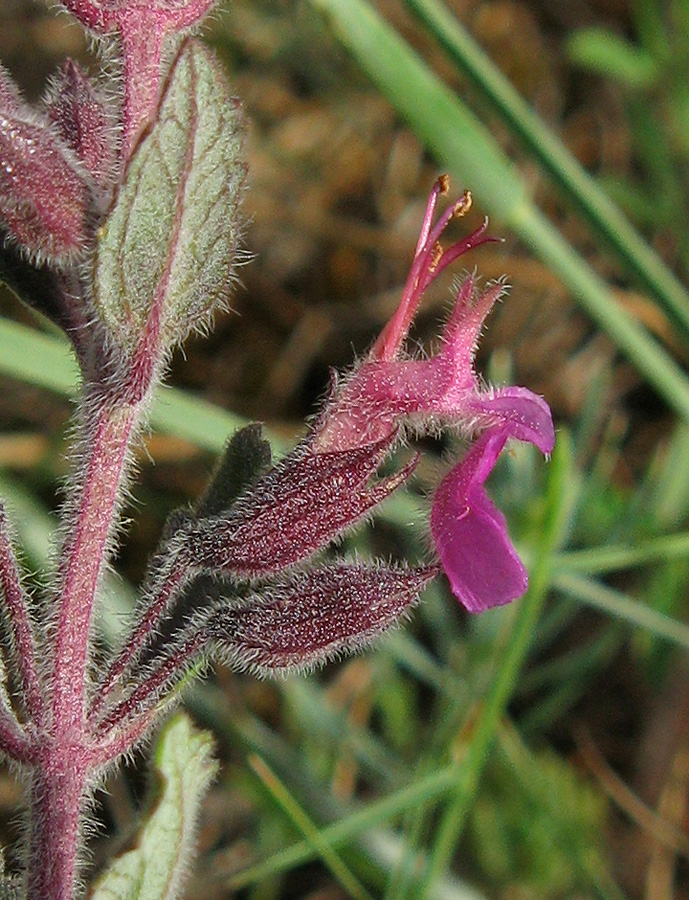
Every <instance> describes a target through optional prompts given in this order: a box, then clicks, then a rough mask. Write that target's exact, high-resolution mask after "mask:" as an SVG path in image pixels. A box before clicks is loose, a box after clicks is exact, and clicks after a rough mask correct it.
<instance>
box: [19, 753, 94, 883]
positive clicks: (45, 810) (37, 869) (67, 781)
mask: <svg viewBox="0 0 689 900" xmlns="http://www.w3.org/2000/svg"><path fill="white" fill-rule="evenodd" d="M42 757H43V758H42V760H41V763H39V764H38V765H37V767H36V768H35V769H34V772H33V779H32V783H31V795H30V817H31V818H30V835H29V866H28V884H27V894H26V896H27V897H29V898H32V900H34V898H35V900H39V898H40V900H71V898H72V897H73V895H74V886H75V882H76V872H77V864H78V862H79V848H80V831H81V816H82V811H83V808H84V805H85V802H86V799H87V793H86V785H87V779H88V769H89V767H90V760H89V758H88V754H85V753H84V749H83V747H80V746H76V747H75V746H71V747H70V746H63V747H59V748H58V746H57V745H56V744H52V745H46V746H45V747H44V748H43V753H42Z"/></svg>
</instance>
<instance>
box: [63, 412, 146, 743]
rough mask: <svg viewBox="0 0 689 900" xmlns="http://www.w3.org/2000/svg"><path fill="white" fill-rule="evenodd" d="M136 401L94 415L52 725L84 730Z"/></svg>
mask: <svg viewBox="0 0 689 900" xmlns="http://www.w3.org/2000/svg"><path fill="white" fill-rule="evenodd" d="M137 413H138V409H137V408H136V407H134V406H130V407H124V408H120V409H116V408H113V407H112V406H110V405H107V404H104V405H103V408H102V409H101V410H100V412H99V414H98V415H97V417H96V421H95V423H94V426H93V429H92V430H91V440H90V441H88V440H87V442H85V443H86V453H87V454H88V456H87V460H86V465H85V468H84V475H83V477H82V487H81V491H80V494H79V496H78V500H77V504H76V509H75V515H74V517H73V525H72V530H71V531H70V532H69V533H68V535H67V538H66V540H65V546H64V547H63V550H62V554H61V560H62V565H61V570H60V573H59V580H58V584H60V586H61V587H60V593H59V597H58V617H57V627H56V642H55V656H54V661H53V665H54V671H53V678H52V679H51V687H52V692H53V693H52V726H53V728H54V729H56V730H57V729H59V730H60V731H61V732H63V733H65V734H72V733H73V732H75V731H78V732H81V730H82V727H83V713H84V695H85V686H86V675H87V671H86V670H87V659H88V649H89V642H90V633H91V621H92V617H93V604H94V599H95V594H96V587H97V584H98V579H99V577H100V575H101V571H102V569H103V565H104V561H105V558H106V553H107V549H108V545H109V543H110V540H111V537H112V532H113V529H114V525H115V522H116V510H117V506H118V500H119V496H120V493H121V482H122V476H123V473H124V468H125V464H126V460H127V455H128V451H129V441H130V438H131V434H132V430H133V428H134V425H135V422H136V419H137Z"/></svg>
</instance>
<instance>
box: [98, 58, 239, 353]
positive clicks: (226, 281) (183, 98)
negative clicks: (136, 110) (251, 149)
mask: <svg viewBox="0 0 689 900" xmlns="http://www.w3.org/2000/svg"><path fill="white" fill-rule="evenodd" d="M242 142H243V119H242V114H241V110H240V106H239V101H238V100H236V99H235V98H233V97H231V96H230V95H229V93H228V91H227V88H226V85H225V81H224V78H223V75H222V73H221V72H220V71H219V70H218V67H217V64H216V63H215V62H214V60H213V58H212V56H211V55H210V53H209V51H208V50H206V49H205V48H204V47H203V45H202V44H200V43H198V42H196V41H193V40H188V41H186V42H185V43H184V44H183V46H182V49H181V51H180V53H179V55H178V57H177V59H176V61H175V62H174V64H173V67H172V72H171V75H170V79H169V81H168V84H167V87H166V90H165V93H164V96H163V100H162V103H161V106H160V110H159V114H158V118H157V121H156V122H155V124H154V126H153V128H152V130H151V132H150V133H149V134H148V135H147V136H146V137H145V138H144V139H143V141H142V142H141V144H140V145H139V148H138V150H137V151H136V153H135V154H134V156H133V158H132V160H131V162H130V164H129V167H128V169H127V173H126V177H125V181H124V184H123V185H122V187H121V188H120V192H119V195H118V197H117V200H116V203H115V206H114V209H113V211H112V213H111V215H110V216H109V218H108V219H107V220H106V222H105V223H104V225H103V227H102V228H101V230H100V233H99V240H98V244H97V251H96V260H95V300H96V304H97V306H98V308H99V310H100V312H101V315H102V316H103V318H104V320H105V322H106V324H107V325H108V326H109V327H110V329H111V330H112V332H113V334H114V335H115V337H116V339H117V340H118V341H119V342H120V344H121V345H122V346H124V347H125V348H128V349H130V350H131V349H133V348H134V347H136V346H137V345H138V344H139V342H140V341H141V338H142V336H143V335H144V333H146V335H147V338H148V339H149V340H150V339H151V338H154V339H157V343H158V345H159V346H161V347H162V348H163V350H165V349H167V348H168V347H170V346H171V345H173V344H175V343H177V342H179V341H181V340H183V338H184V337H185V336H186V334H187V333H188V332H189V331H190V330H191V329H192V328H199V327H203V326H204V325H206V324H207V323H208V320H209V317H210V315H211V313H212V311H213V310H214V309H215V307H216V306H217V305H218V304H221V303H222V302H223V301H224V300H225V299H226V298H227V295H228V291H229V287H230V283H231V279H232V265H233V262H234V260H235V256H236V250H237V243H238V237H239V235H238V231H239V229H238V204H239V199H240V194H241V188H242V184H243V181H244V174H245V167H244V164H243V162H242V156H241V154H242Z"/></svg>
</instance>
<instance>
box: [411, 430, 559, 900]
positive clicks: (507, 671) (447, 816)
mask: <svg viewBox="0 0 689 900" xmlns="http://www.w3.org/2000/svg"><path fill="white" fill-rule="evenodd" d="M571 466H572V459H571V443H570V440H569V438H568V436H567V435H566V434H563V435H561V436H560V438H559V439H558V442H557V444H556V445H555V452H554V454H553V458H552V462H551V465H550V471H549V484H548V495H547V501H546V502H547V516H546V521H545V522H544V525H543V532H542V536H541V541H540V545H539V549H538V555H537V556H536V557H535V559H534V564H533V566H532V569H531V572H530V583H529V590H528V591H527V593H526V595H525V596H524V597H523V598H522V599H521V600H520V601H518V605H517V606H516V612H515V615H514V618H513V620H512V621H511V622H510V623H509V627H508V628H507V634H506V642H505V644H502V645H501V646H499V647H496V661H497V664H496V671H495V676H494V678H493V681H492V683H491V686H490V689H489V691H488V694H487V696H486V697H485V698H484V699H483V700H482V702H481V709H482V714H481V716H480V720H479V722H478V725H477V727H476V728H475V730H474V731H473V733H472V735H471V739H470V743H469V745H468V747H467V750H466V753H465V755H464V756H463V758H462V759H461V760H460V761H458V762H457V763H456V764H455V768H456V777H455V781H454V789H453V791H452V795H451V798H450V803H449V806H448V808H447V810H446V811H445V813H444V815H443V816H442V818H441V820H440V824H439V826H438V829H437V833H436V836H435V840H434V846H433V849H432V852H431V857H430V862H429V866H428V868H427V870H426V873H425V875H424V878H423V882H422V885H421V889H420V891H419V893H418V896H419V897H420V898H424V897H429V896H430V894H431V889H432V885H433V884H434V882H435V881H436V880H437V879H438V878H439V877H440V875H441V874H442V873H443V872H444V871H445V870H446V869H447V867H448V866H449V864H450V861H451V859H452V856H453V854H454V851H455V849H456V847H457V843H458V841H459V839H460V837H461V834H462V831H463V828H464V824H465V822H466V817H467V814H468V812H469V809H470V807H471V803H472V800H473V798H474V796H475V794H476V790H477V788H478V784H479V780H480V777H481V773H482V772H483V769H484V767H485V764H486V762H487V760H488V756H489V753H490V749H491V747H492V743H493V739H494V737H495V734H496V730H497V728H498V726H499V724H500V721H501V719H502V717H503V715H504V713H505V709H506V708H507V704H508V702H509V699H510V697H511V696H512V693H513V692H514V690H515V687H516V684H517V679H518V677H519V671H520V669H521V667H522V665H523V662H524V659H525V657H526V655H527V653H528V651H529V648H530V646H531V642H532V638H533V633H534V629H535V627H536V623H537V621H538V618H539V616H540V613H541V609H542V607H543V603H544V602H545V598H546V595H547V593H548V589H549V587H550V579H551V566H552V557H553V555H554V553H555V551H556V549H557V547H558V546H559V544H560V543H561V541H562V539H563V535H564V533H565V530H566V527H567V514H568V511H569V505H568V503H567V502H566V500H567V498H568V496H569V493H568V489H567V485H568V481H569V477H570V472H571Z"/></svg>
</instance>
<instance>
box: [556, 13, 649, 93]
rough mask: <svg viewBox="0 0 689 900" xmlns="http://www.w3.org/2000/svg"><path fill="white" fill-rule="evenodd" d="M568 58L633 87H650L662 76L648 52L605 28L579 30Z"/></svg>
mask: <svg viewBox="0 0 689 900" xmlns="http://www.w3.org/2000/svg"><path fill="white" fill-rule="evenodd" d="M567 55H568V56H569V58H570V60H571V61H572V62H573V63H576V64H578V65H580V66H582V67H583V68H586V69H590V70H591V71H592V72H598V73H600V74H601V75H607V76H609V77H610V78H615V79H617V80H618V81H620V82H622V83H623V84H626V85H628V86H629V87H631V88H650V87H652V86H653V85H654V84H655V83H656V81H657V80H658V76H659V74H660V73H659V71H658V66H657V64H656V61H655V60H654V59H653V57H652V56H651V54H650V53H649V52H648V51H647V50H644V49H643V47H636V46H635V45H634V44H632V43H630V42H629V41H627V40H625V39H624V38H623V37H620V35H618V34H615V33H614V32H612V31H608V30H607V29H605V28H582V29H580V30H579V31H575V32H574V33H573V34H572V35H570V37H569V39H568V41H567Z"/></svg>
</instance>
